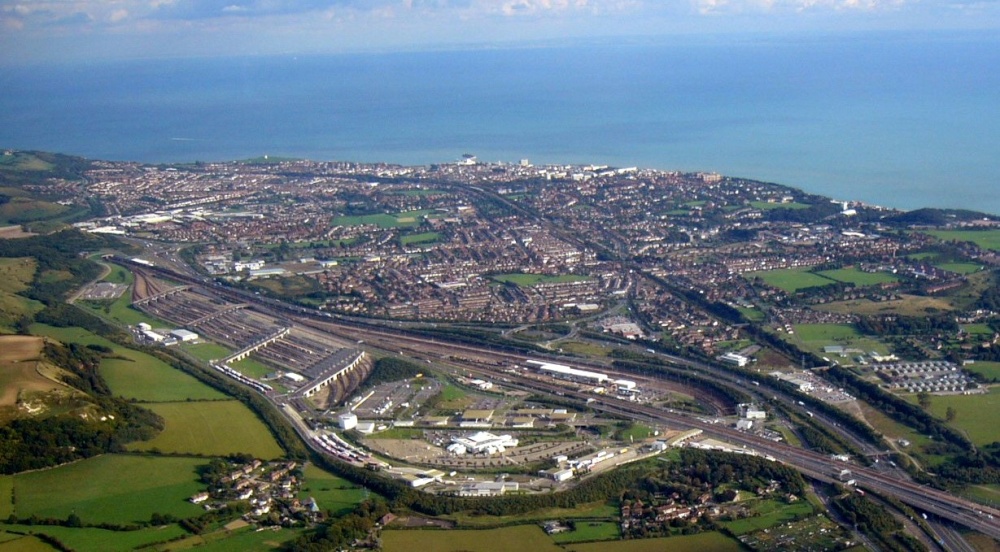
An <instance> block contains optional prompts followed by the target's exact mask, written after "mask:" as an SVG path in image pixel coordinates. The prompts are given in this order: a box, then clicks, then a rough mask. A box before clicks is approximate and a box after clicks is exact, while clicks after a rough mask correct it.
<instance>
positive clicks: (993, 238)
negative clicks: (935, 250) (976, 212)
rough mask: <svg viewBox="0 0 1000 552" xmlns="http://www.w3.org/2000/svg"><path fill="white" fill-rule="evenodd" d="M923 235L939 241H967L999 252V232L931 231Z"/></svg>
mask: <svg viewBox="0 0 1000 552" xmlns="http://www.w3.org/2000/svg"><path fill="white" fill-rule="evenodd" d="M925 233H926V234H930V235H931V236H934V237H935V238H937V239H939V240H945V241H953V240H954V241H968V242H972V243H974V244H976V245H978V246H979V247H982V248H983V249H992V250H994V251H1000V230H931V231H928V232H925Z"/></svg>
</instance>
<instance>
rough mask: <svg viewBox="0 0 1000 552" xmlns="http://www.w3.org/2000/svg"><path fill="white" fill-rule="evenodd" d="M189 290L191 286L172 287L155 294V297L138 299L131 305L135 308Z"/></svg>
mask: <svg viewBox="0 0 1000 552" xmlns="http://www.w3.org/2000/svg"><path fill="white" fill-rule="evenodd" d="M189 289H191V286H177V287H174V288H170V289H168V290H167V291H162V292H160V293H157V294H156V295H150V296H149V297H144V298H142V299H139V300H138V301H135V302H134V303H132V304H133V305H135V306H139V305H145V304H146V303H152V302H153V301H159V300H160V299H163V298H164V297H167V296H168V295H173V294H175V293H180V292H182V291H187V290H189Z"/></svg>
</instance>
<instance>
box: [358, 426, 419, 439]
mask: <svg viewBox="0 0 1000 552" xmlns="http://www.w3.org/2000/svg"><path fill="white" fill-rule="evenodd" d="M423 436H424V430H422V429H417V428H415V427H392V428H389V429H387V430H385V431H379V432H378V433H373V434H372V435H371V436H370V437H369V439H419V438H421V437H423Z"/></svg>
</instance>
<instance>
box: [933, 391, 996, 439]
mask: <svg viewBox="0 0 1000 552" xmlns="http://www.w3.org/2000/svg"><path fill="white" fill-rule="evenodd" d="M948 407H951V408H953V409H954V411H955V412H956V416H955V420H954V421H953V422H951V425H953V426H955V427H956V428H958V429H960V430H962V431H963V432H964V433H965V434H966V435H968V436H969V439H971V440H972V442H973V443H975V444H976V445H978V446H983V445H988V444H990V443H992V442H994V441H996V440H997V434H996V428H997V427H998V426H1000V388H995V387H994V388H992V389H990V391H989V392H988V393H986V394H983V395H941V396H935V397H933V398H932V399H931V412H932V413H933V414H934V415H935V416H937V417H938V418H941V419H942V420H943V419H945V417H946V415H947V411H948Z"/></svg>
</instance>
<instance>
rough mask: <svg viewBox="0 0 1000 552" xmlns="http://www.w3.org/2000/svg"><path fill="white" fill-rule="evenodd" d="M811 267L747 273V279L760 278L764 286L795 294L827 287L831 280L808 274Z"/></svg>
mask: <svg viewBox="0 0 1000 552" xmlns="http://www.w3.org/2000/svg"><path fill="white" fill-rule="evenodd" d="M810 269H811V267H808V266H804V267H799V268H782V269H778V270H764V271H760V272H748V273H747V274H746V278H747V279H753V278H760V279H761V280H763V281H764V283H765V284H767V285H769V286H771V287H773V288H778V289H780V290H782V291H786V292H788V293H795V292H796V291H799V290H800V289H806V288H811V287H821V286H828V285H830V284H832V283H833V280H830V279H829V278H824V277H822V276H818V275H816V274H813V273H812V272H809V270H810Z"/></svg>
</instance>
